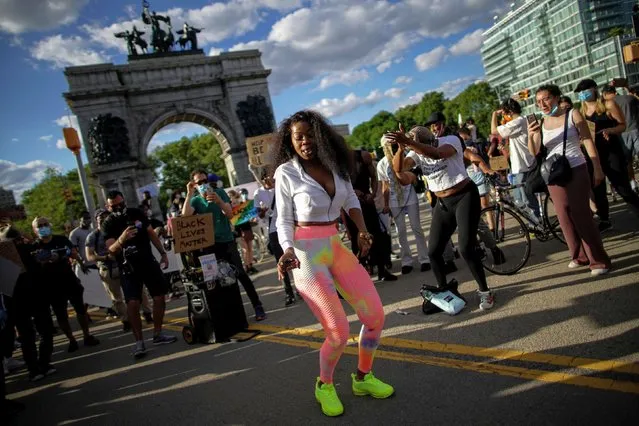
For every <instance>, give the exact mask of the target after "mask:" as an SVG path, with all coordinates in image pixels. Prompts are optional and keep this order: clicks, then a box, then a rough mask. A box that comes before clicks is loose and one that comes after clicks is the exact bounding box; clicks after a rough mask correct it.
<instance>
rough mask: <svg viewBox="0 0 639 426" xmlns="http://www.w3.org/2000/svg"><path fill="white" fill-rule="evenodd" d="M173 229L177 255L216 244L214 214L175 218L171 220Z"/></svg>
mask: <svg viewBox="0 0 639 426" xmlns="http://www.w3.org/2000/svg"><path fill="white" fill-rule="evenodd" d="M171 228H172V229H173V238H174V239H175V252H176V253H183V252H186V251H193V250H200V249H203V248H205V247H211V246H212V245H213V244H214V243H215V230H214V229H213V214H212V213H206V214H202V215H197V216H186V217H174V218H172V219H171Z"/></svg>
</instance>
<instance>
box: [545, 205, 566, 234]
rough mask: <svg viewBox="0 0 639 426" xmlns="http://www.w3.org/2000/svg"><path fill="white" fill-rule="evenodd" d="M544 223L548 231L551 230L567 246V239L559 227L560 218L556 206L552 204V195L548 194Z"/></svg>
mask: <svg viewBox="0 0 639 426" xmlns="http://www.w3.org/2000/svg"><path fill="white" fill-rule="evenodd" d="M544 222H545V226H546V229H548V230H550V232H551V233H552V235H553V236H554V237H555V238H557V239H558V240H559V241H561V242H562V243H563V244H565V245H567V244H566V238H565V237H564V233H563V231H562V230H561V226H560V225H559V218H558V217H557V213H556V212H555V206H554V204H553V203H552V198H550V195H547V194H546V199H545V200H544Z"/></svg>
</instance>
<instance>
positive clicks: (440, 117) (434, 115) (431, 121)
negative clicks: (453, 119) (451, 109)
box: [424, 112, 446, 126]
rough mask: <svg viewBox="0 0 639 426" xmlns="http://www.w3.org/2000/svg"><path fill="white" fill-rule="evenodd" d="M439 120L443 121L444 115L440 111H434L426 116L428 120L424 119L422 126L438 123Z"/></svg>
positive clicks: (444, 120) (444, 119)
mask: <svg viewBox="0 0 639 426" xmlns="http://www.w3.org/2000/svg"><path fill="white" fill-rule="evenodd" d="M439 122H442V123H445V122H446V117H445V116H444V114H442V113H441V112H434V113H432V114H431V115H429V116H428V120H427V121H426V123H425V124H424V126H430V125H431V124H434V123H439Z"/></svg>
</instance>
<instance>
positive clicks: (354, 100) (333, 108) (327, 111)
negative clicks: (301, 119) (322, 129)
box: [310, 87, 403, 118]
mask: <svg viewBox="0 0 639 426" xmlns="http://www.w3.org/2000/svg"><path fill="white" fill-rule="evenodd" d="M402 93H403V89H399V88H397V87H394V88H391V89H388V90H386V91H385V92H384V93H383V94H382V92H381V91H380V90H373V91H371V92H370V93H369V94H368V95H367V96H365V97H359V96H357V95H356V94H355V93H352V92H351V93H349V94H348V95H346V96H344V97H343V98H342V99H339V98H332V99H328V98H325V99H322V100H321V101H319V102H318V103H316V104H315V105H313V106H311V107H310V109H314V110H316V111H318V112H320V113H322V114H323V115H324V116H326V117H328V118H332V117H339V116H340V115H343V114H346V113H348V112H351V111H354V110H356V109H357V108H359V107H361V106H365V105H369V106H370V105H375V104H378V103H380V102H382V101H383V100H384V98H387V97H388V98H398V97H400V96H401V95H402Z"/></svg>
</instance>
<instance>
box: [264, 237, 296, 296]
mask: <svg viewBox="0 0 639 426" xmlns="http://www.w3.org/2000/svg"><path fill="white" fill-rule="evenodd" d="M268 242H269V245H270V246H271V250H272V251H273V256H274V257H275V263H277V262H279V261H280V257H282V256H284V251H283V250H282V246H280V240H279V237H278V236H277V232H271V233H270V234H268ZM283 281H284V291H285V292H286V295H287V296H293V287H292V286H291V278H290V277H289V276H288V272H287V273H285V274H284V280H283Z"/></svg>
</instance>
